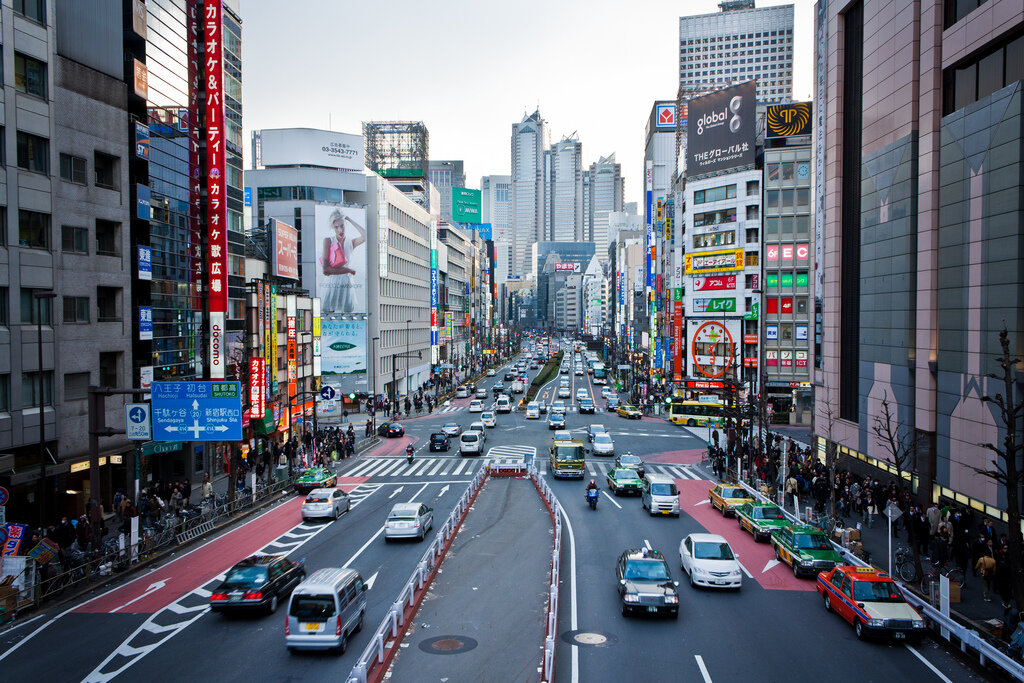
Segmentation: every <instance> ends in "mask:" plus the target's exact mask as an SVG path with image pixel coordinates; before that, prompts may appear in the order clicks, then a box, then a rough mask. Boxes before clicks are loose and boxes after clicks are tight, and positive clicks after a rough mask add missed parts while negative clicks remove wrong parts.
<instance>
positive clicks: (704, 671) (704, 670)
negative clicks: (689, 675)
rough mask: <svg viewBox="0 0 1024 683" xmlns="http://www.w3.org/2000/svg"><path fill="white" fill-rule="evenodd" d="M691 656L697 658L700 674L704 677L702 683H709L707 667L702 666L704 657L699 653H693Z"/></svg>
mask: <svg viewBox="0 0 1024 683" xmlns="http://www.w3.org/2000/svg"><path fill="white" fill-rule="evenodd" d="M693 658H694V659H696V660H697V666H698V667H700V675H701V676H703V677H704V683H711V675H710V674H709V673H708V668H707V667H706V666H704V658H703V657H701V656H700V655H694V656H693Z"/></svg>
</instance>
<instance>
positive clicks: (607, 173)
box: [583, 154, 625, 265]
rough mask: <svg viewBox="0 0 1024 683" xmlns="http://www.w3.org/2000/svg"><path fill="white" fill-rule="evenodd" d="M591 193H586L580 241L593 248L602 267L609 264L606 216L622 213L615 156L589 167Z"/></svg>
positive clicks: (621, 189)
mask: <svg viewBox="0 0 1024 683" xmlns="http://www.w3.org/2000/svg"><path fill="white" fill-rule="evenodd" d="M589 173H590V191H589V193H588V205H587V211H586V215H587V222H586V227H585V230H584V234H583V239H585V240H586V241H588V242H593V243H594V244H595V245H596V250H597V258H598V260H600V261H601V264H602V265H603V264H605V263H607V261H608V243H609V241H610V238H611V237H612V236H611V235H610V234H609V223H608V216H609V214H611V213H613V212H615V211H622V197H623V194H624V192H625V182H624V181H623V178H622V165H621V164H619V163H618V162H616V161H615V154H609V155H608V156H606V157H601V158H600V159H598V160H597V161H595V162H594V163H592V164H590V172H589Z"/></svg>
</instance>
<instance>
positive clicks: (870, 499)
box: [864, 492, 878, 529]
mask: <svg viewBox="0 0 1024 683" xmlns="http://www.w3.org/2000/svg"><path fill="white" fill-rule="evenodd" d="M877 516H878V505H877V504H876V503H875V496H874V494H872V493H870V492H869V493H868V495H867V497H866V498H865V499H864V521H865V522H867V524H868V528H869V529H870V528H872V527H874V526H875V517H877Z"/></svg>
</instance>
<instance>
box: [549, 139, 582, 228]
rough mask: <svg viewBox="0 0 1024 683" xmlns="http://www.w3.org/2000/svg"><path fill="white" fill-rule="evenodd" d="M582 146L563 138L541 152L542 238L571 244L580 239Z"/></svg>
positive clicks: (572, 140)
mask: <svg viewBox="0 0 1024 683" xmlns="http://www.w3.org/2000/svg"><path fill="white" fill-rule="evenodd" d="M582 176H583V145H582V144H581V143H580V141H579V138H578V137H575V134H574V136H571V137H565V138H562V139H561V140H559V141H558V142H556V143H555V144H554V145H552V146H551V149H549V150H547V151H545V152H544V191H545V195H546V205H545V209H546V211H545V214H544V239H546V240H550V241H553V242H571V241H572V240H581V239H584V236H583V215H584V210H583V177H582Z"/></svg>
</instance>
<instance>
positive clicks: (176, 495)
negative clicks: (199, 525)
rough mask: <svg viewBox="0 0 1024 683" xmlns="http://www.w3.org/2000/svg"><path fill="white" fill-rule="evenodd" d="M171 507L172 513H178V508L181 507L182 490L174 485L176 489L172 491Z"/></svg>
mask: <svg viewBox="0 0 1024 683" xmlns="http://www.w3.org/2000/svg"><path fill="white" fill-rule="evenodd" d="M170 508H171V514H172V515H176V514H178V510H180V509H181V490H180V489H179V488H178V487H177V486H175V487H174V491H173V492H172V493H171V498H170Z"/></svg>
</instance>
